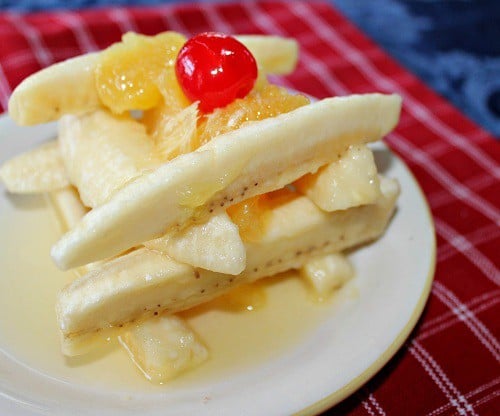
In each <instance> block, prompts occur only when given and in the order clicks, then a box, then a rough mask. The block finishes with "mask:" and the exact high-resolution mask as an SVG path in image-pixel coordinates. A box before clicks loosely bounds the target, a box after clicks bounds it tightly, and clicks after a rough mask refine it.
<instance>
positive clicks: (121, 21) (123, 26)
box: [107, 8, 139, 33]
mask: <svg viewBox="0 0 500 416" xmlns="http://www.w3.org/2000/svg"><path fill="white" fill-rule="evenodd" d="M107 16H108V17H109V19H110V20H111V21H113V22H114V23H116V24H117V25H118V27H119V28H120V31H121V32H122V33H127V32H136V33H139V28H138V27H137V25H136V24H135V22H134V20H133V18H132V17H131V16H130V14H129V12H128V10H127V9H126V8H113V9H110V10H109V11H108V12H107Z"/></svg>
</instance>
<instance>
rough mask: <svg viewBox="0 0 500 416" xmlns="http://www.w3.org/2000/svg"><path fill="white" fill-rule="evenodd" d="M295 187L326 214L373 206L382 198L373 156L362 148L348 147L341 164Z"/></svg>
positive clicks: (307, 178) (322, 169) (323, 169)
mask: <svg viewBox="0 0 500 416" xmlns="http://www.w3.org/2000/svg"><path fill="white" fill-rule="evenodd" d="M295 186H296V188H297V189H298V191H299V192H300V193H302V194H304V195H306V196H307V197H309V198H310V199H311V200H312V201H313V202H314V203H315V204H316V205H317V206H318V207H319V208H321V209H322V210H324V211H327V212H332V211H337V210H340V209H348V208H351V207H357V206H359V205H366V204H373V203H374V202H375V201H376V199H377V198H378V197H379V196H380V184H379V179H378V176H377V166H376V165H375V161H374V159H373V153H372V151H371V150H370V149H368V147H366V146H363V145H352V146H349V148H348V149H347V151H345V152H344V153H343V154H342V155H340V158H339V159H338V160H336V161H335V162H332V163H330V164H329V165H326V166H324V167H322V168H321V169H320V170H319V171H318V172H317V173H316V174H308V175H305V176H303V177H302V178H300V179H299V180H298V181H296V182H295Z"/></svg>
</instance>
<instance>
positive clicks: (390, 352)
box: [0, 113, 437, 416]
mask: <svg viewBox="0 0 500 416" xmlns="http://www.w3.org/2000/svg"><path fill="white" fill-rule="evenodd" d="M10 122H12V123H13V124H14V127H20V128H23V127H22V126H17V125H15V123H14V122H13V120H12V119H11V118H10V117H9V115H8V114H7V113H4V114H0V125H2V124H3V123H10ZM35 127H38V126H35ZM379 143H381V144H382V145H383V146H384V147H386V148H387V149H388V150H389V151H390V152H391V153H392V155H393V156H395V157H396V158H397V159H398V161H399V162H400V163H401V164H402V165H403V166H404V168H405V170H406V171H407V174H408V175H409V177H410V179H411V180H412V182H413V184H414V187H415V189H416V191H417V193H418V195H419V199H420V200H421V201H422V202H423V206H424V208H425V210H424V212H423V214H424V215H425V216H426V218H427V220H428V223H429V232H430V235H431V245H430V246H429V249H430V251H431V255H430V257H429V269H428V271H427V276H426V278H425V281H424V285H423V289H422V291H421V293H420V296H419V298H418V301H417V302H416V305H415V307H414V309H413V311H412V313H411V316H410V318H409V319H408V321H407V323H406V324H405V326H404V327H403V328H402V329H401V331H400V332H399V333H398V334H397V336H396V337H395V338H394V340H393V341H392V343H391V344H390V346H389V347H388V348H387V349H386V350H385V351H384V352H383V353H381V354H380V355H379V356H378V357H377V358H376V359H375V361H374V362H373V363H372V364H371V365H370V366H369V367H367V368H366V369H365V370H363V371H362V372H361V373H360V374H358V375H357V376H356V377H355V378H353V379H352V380H351V381H349V382H348V383H347V384H345V385H344V386H342V387H341V388H339V389H337V390H335V391H334V392H332V393H331V394H329V395H327V396H325V397H323V398H322V399H320V400H318V401H316V402H314V403H312V404H310V405H308V406H306V407H304V408H303V409H301V410H299V411H297V412H295V413H293V414H294V415H297V416H310V415H315V414H318V413H321V412H324V411H326V410H328V409H330V408H331V407H333V406H335V405H337V404H339V403H340V402H341V401H342V400H344V399H346V398H347V397H349V396H350V395H352V394H353V393H354V392H355V391H357V390H358V389H359V388H361V387H362V386H363V385H364V384H365V383H366V382H368V381H369V380H370V379H371V378H372V377H373V376H374V375H375V374H377V373H378V372H379V371H380V370H381V369H382V368H383V367H384V366H385V365H386V364H387V363H388V362H389V361H390V359H391V358H392V357H393V356H394V355H395V354H396V353H397V352H398V351H399V349H400V348H401V347H402V345H403V343H404V342H405V341H406V340H407V338H408V337H409V335H410V333H411V331H412V330H413V329H414V328H415V326H416V324H417V322H418V320H419V319H420V317H421V314H422V312H423V310H424V308H425V306H426V304H427V300H428V298H429V296H430V292H431V287H432V282H433V280H434V275H435V270H436V263H437V262H436V260H437V257H436V256H437V242H436V231H435V224H434V220H433V215H432V212H431V209H430V206H429V203H428V201H427V198H426V196H425V193H424V192H423V190H422V188H421V187H420V184H419V182H418V180H417V179H416V178H415V175H414V174H413V172H412V171H411V170H410V168H409V167H408V165H407V164H406V162H405V161H404V160H403V159H402V158H401V157H400V156H399V155H398V154H397V153H396V152H395V151H394V150H393V149H392V148H391V147H390V146H389V145H388V144H387V142H386V141H385V140H383V139H382V140H380V142H379Z"/></svg>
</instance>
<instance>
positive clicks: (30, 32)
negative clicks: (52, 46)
mask: <svg viewBox="0 0 500 416" xmlns="http://www.w3.org/2000/svg"><path fill="white" fill-rule="evenodd" d="M5 17H6V18H7V19H8V20H9V21H10V22H11V23H12V24H13V25H14V26H15V27H16V28H17V29H18V30H19V32H20V33H21V34H22V35H23V36H24V38H25V39H26V41H27V42H28V44H29V46H30V49H31V52H32V53H33V55H35V58H36V60H37V61H38V64H39V65H40V66H41V67H42V68H45V67H47V66H49V65H51V64H52V63H53V62H54V59H53V57H52V54H51V53H50V50H49V48H47V46H46V45H45V42H44V41H43V38H42V36H41V34H40V32H39V31H38V29H36V28H35V27H33V26H32V25H31V24H29V23H28V22H27V21H26V20H25V19H24V18H23V16H22V15H21V14H16V13H6V14H5Z"/></svg>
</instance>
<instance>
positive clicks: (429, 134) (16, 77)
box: [0, 1, 500, 416]
mask: <svg viewBox="0 0 500 416" xmlns="http://www.w3.org/2000/svg"><path fill="white" fill-rule="evenodd" d="M166 29H172V30H176V31H180V32H184V33H186V34H191V33H197V32H200V31H206V30H218V31H223V32H227V33H267V34H278V35H285V36H292V37H295V38H296V39H297V40H298V41H299V43H300V45H301V48H302V49H301V56H300V63H299V66H298V69H297V71H296V72H295V73H294V74H293V75H291V76H290V77H288V78H287V79H285V80H284V81H283V82H284V84H285V85H287V86H289V87H293V88H295V89H298V90H301V91H304V92H306V93H308V94H311V95H313V96H316V97H318V98H322V97H326V96H330V95H344V94H350V93H364V92H372V91H381V92H397V93H399V94H401V95H402V96H403V98H404V110H403V114H402V117H401V122H400V124H399V126H398V128H397V129H396V131H395V132H394V133H392V134H391V135H389V137H387V143H388V144H389V146H390V147H391V148H392V149H393V150H394V151H395V152H396V153H398V154H399V155H400V156H401V157H402V158H403V159H404V160H405V161H406V163H407V164H408V165H409V166H410V168H411V170H412V171H413V173H414V174H415V176H416V177H417V179H418V181H419V182H420V185H421V186H422V188H423V190H424V192H425V194H426V196H427V198H428V200H429V203H430V206H431V209H432V213H433V215H434V220H435V224H436V232H437V241H438V255H437V260H438V264H437V270H436V277H435V283H434V285H433V288H432V293H431V297H430V301H429V303H428V305H427V307H426V309H425V311H424V314H423V317H422V319H421V320H420V322H419V324H418V325H417V327H416V329H415V331H414V332H413V333H412V335H411V337H410V338H409V340H408V341H407V342H406V344H405V345H404V347H403V348H402V349H401V350H400V352H399V353H398V354H397V355H396V356H395V357H394V358H393V359H392V360H391V361H390V362H389V364H388V365H387V366H386V367H385V368H384V369H383V370H382V371H381V372H380V373H379V374H378V375H377V376H375V378H374V379H373V380H371V381H370V382H369V383H368V384H367V385H366V386H364V387H363V388H362V389H361V390H360V391H358V392H357V393H355V394H354V395H353V396H351V397H350V398H348V399H347V400H346V401H344V402H343V403H341V404H340V405H338V406H337V407H335V408H334V409H332V410H331V412H332V414H349V415H372V416H373V415H428V416H431V415H432V416H437V415H451V414H457V415H458V414H459V415H479V414H481V415H492V416H493V415H500V364H499V361H500V343H499V335H500V308H499V303H500V288H499V283H500V273H499V264H500V208H499V207H500V180H499V179H500V164H499V161H500V145H499V144H498V143H497V142H495V140H494V139H493V138H492V137H491V136H490V135H489V134H488V133H487V132H486V131H484V130H482V129H481V128H480V127H478V126H477V125H475V124H474V123H472V122H471V121H469V120H468V119H467V118H466V117H464V116H463V115H462V114H460V112H459V111H457V110H456V109H455V108H453V107H452V106H451V105H450V104H448V103H447V102H446V101H445V100H443V99H442V98H441V97H439V96H437V95H436V94H435V93H434V92H433V91H431V90H430V89H429V88H427V87H426V86H425V85H423V84H422V82H421V81H419V80H418V79H417V78H416V77H415V76H413V75H412V74H411V73H409V72H408V71H407V70H405V69H403V68H402V67H401V66H399V65H398V64H397V63H396V62H395V61H394V60H392V59H391V58H390V57H388V56H387V54H386V53H384V51H383V50H381V49H380V48H379V47H378V46H377V45H376V44H374V43H373V42H372V41H370V40H369V39H367V38H366V37H365V36H364V35H363V34H361V33H360V32H359V30H358V29H356V28H355V27H354V26H353V25H352V24H351V23H350V22H349V21H348V20H347V19H346V18H345V17H343V16H341V15H340V14H339V13H338V12H337V11H335V10H334V9H332V8H331V6H330V5H328V4H326V3H318V2H305V1H303V2H285V1H262V2H257V3H253V2H252V3H248V2H241V3H234V4H232V3H220V4H213V3H202V4H197V5H189V6H187V5H182V6H162V7H154V8H140V9H139V8H137V9H136V8H128V9H127V8H108V9H96V10H87V11H80V12H70V11H63V12H55V13H43V14H32V15H18V14H13V13H0V105H1V106H2V107H3V109H4V110H5V109H6V105H7V100H8V97H9V95H10V93H11V92H12V90H13V88H15V86H16V85H17V84H18V83H19V82H20V81H21V80H22V79H24V78H25V77H26V76H28V75H29V74H31V73H33V72H35V71H37V70H39V69H40V68H42V67H45V66H47V65H50V64H52V63H54V62H57V61H60V60H63V59H66V58H69V57H71V56H74V55H78V54H81V53H85V52H90V51H93V50H97V49H101V48H104V47H106V46H108V45H109V44H111V43H112V42H115V41H117V40H119V38H120V35H121V34H122V33H123V32H126V31H130V30H133V31H137V32H142V33H145V34H154V33H157V32H160V31H163V30H166Z"/></svg>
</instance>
